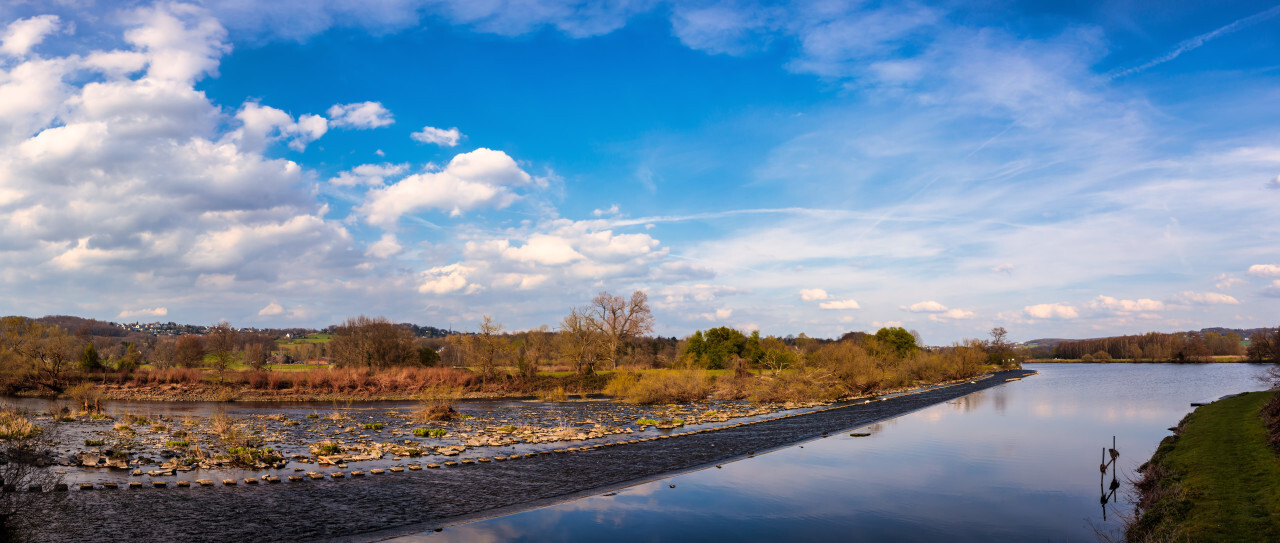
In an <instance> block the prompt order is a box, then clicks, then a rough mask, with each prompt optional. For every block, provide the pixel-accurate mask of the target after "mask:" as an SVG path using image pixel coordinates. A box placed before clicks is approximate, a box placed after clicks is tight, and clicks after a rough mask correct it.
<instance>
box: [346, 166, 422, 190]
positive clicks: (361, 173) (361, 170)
mask: <svg viewBox="0 0 1280 543" xmlns="http://www.w3.org/2000/svg"><path fill="white" fill-rule="evenodd" d="M408 169H409V165H408V164H361V165H359V166H356V167H354V168H351V169H350V170H347V171H345V172H341V173H339V174H338V176H337V177H334V178H332V179H329V182H330V183H333V184H334V185H338V186H340V187H354V186H361V185H368V186H371V187H381V186H383V185H386V183H387V178H389V177H395V176H398V175H400V174H402V173H404V172H405V171H407V170H408Z"/></svg>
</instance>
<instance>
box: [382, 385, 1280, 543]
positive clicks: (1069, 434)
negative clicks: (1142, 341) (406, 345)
mask: <svg viewBox="0 0 1280 543" xmlns="http://www.w3.org/2000/svg"><path fill="white" fill-rule="evenodd" d="M1028 368H1030V369H1036V370H1039V372H1040V373H1039V374H1038V375H1035V376H1032V377H1029V378H1027V379H1024V380H1022V381H1016V382H1010V383H1007V384H1005V385H1002V386H999V387H997V388H993V389H988V390H984V391H980V392H976V393H974V394H971V395H969V396H965V397H963V398H960V399H957V400H953V401H950V402H946V403H943V404H938V405H934V406H931V407H928V408H925V409H922V410H919V411H916V412H914V413H910V414H907V415H904V416H901V417H898V418H894V419H890V420H888V421H884V422H881V423H877V424H874V425H872V426H869V427H865V428H862V429H857V430H854V431H856V432H858V433H862V432H868V433H871V436H869V437H852V436H850V434H849V433H840V434H836V435H833V436H832V437H828V438H823V439H818V440H815V441H809V442H807V443H802V444H796V445H792V446H790V447H786V448H783V449H779V450H775V451H771V452H768V453H766V454H761V455H758V456H756V457H754V458H748V459H743V460H740V461H735V462H730V463H725V464H723V465H722V466H720V467H717V468H710V469H704V470H699V471H694V472H689V473H683V474H679V475H675V476H671V477H668V478H665V479H662V480H658V481H652V482H648V483H644V484H639V485H635V486H631V487H628V488H623V489H620V490H615V491H613V492H608V493H600V494H597V495H594V496H590V497H586V498H581V499H578V500H575V501H570V502H566V503H561V504H559V505H554V506H550V507H545V508H542V509H537V510H532V511H525V512H522V513H516V514H511V515H507V516H502V517H497V518H491V519H488V520H482V521H478V522H472V523H469V524H461V525H455V526H449V527H446V528H445V529H444V530H443V531H440V532H424V533H420V534H415V535H410V536H407V537H402V538H400V539H397V541H402V542H410V541H427V542H444V541H468V542H470V541H587V540H594V541H708V540H735V541H796V540H826V541H830V540H859V541H943V540H945V541H1063V542H1066V541H1095V540H1097V539H1098V536H1097V533H1098V532H1102V533H1114V532H1115V531H1116V530H1118V529H1119V528H1120V526H1121V525H1120V523H1119V522H1118V521H1117V520H1116V518H1117V513H1118V512H1127V511H1129V510H1130V509H1131V507H1130V505H1129V504H1128V503H1127V502H1126V500H1124V496H1123V490H1124V489H1125V488H1129V485H1127V484H1125V485H1123V487H1122V492H1121V496H1120V497H1121V500H1120V503H1119V504H1118V505H1117V504H1115V503H1112V504H1111V505H1109V506H1106V510H1105V511H1104V508H1103V507H1104V506H1102V505H1101V504H1100V497H1101V495H1102V494H1103V489H1102V482H1101V481H1100V473H1099V469H1098V468H1099V463H1100V461H1101V460H1102V458H1101V455H1102V454H1103V449H1104V448H1105V447H1110V446H1111V445H1112V439H1113V436H1114V439H1115V445H1116V449H1117V450H1118V451H1119V452H1120V457H1119V459H1118V461H1117V464H1116V466H1117V468H1118V470H1119V476H1120V480H1121V481H1124V480H1125V477H1126V476H1132V475H1133V473H1134V471H1135V469H1136V468H1137V467H1138V466H1139V465H1141V464H1142V463H1143V462H1144V461H1145V460H1147V459H1148V458H1149V457H1150V456H1151V454H1152V452H1154V450H1155V448H1156V446H1157V445H1158V444H1159V442H1160V440H1161V439H1162V438H1164V437H1165V436H1167V435H1169V433H1170V432H1169V430H1168V428H1169V427H1171V426H1174V425H1176V424H1177V423H1178V421H1179V420H1181V419H1182V417H1183V416H1184V415H1185V414H1187V413H1188V412H1190V411H1191V409H1193V408H1192V407H1191V406H1190V404H1191V403H1192V402H1204V401H1210V400H1213V399H1216V398H1218V397H1220V396H1223V395H1227V394H1233V393H1237V392H1243V391H1250V390H1260V389H1262V388H1265V387H1263V386H1262V384H1261V383H1260V382H1259V381H1257V380H1256V379H1255V376H1256V375H1257V374H1258V373H1260V371H1261V369H1262V368H1261V367H1260V366H1254V365H1247V364H1203V365H1174V364H1038V365H1028ZM851 430H852V429H851ZM1106 482H1107V483H1109V482H1110V476H1108V477H1107V481H1106ZM1104 515H1105V519H1104Z"/></svg>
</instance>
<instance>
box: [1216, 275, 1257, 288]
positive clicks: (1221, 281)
mask: <svg viewBox="0 0 1280 543" xmlns="http://www.w3.org/2000/svg"><path fill="white" fill-rule="evenodd" d="M1215 281H1217V282H1216V283H1214V284H1213V286H1215V287H1217V288H1218V290H1227V289H1229V288H1231V287H1238V286H1240V285H1247V284H1249V282H1248V281H1245V280H1244V279H1241V278H1239V277H1236V276H1235V275H1233V274H1230V273H1224V274H1221V275H1219V276H1218V277H1217V279H1215Z"/></svg>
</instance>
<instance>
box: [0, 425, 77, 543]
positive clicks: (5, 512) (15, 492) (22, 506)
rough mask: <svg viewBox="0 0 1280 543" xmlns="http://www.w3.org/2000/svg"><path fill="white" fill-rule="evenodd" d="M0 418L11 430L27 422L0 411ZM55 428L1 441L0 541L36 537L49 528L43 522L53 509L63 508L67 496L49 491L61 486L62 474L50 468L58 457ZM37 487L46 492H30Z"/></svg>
mask: <svg viewBox="0 0 1280 543" xmlns="http://www.w3.org/2000/svg"><path fill="white" fill-rule="evenodd" d="M0 419H5V421H4V422H5V423H6V427H8V428H9V429H11V430H12V425H13V423H15V422H17V421H18V420H19V419H26V414H25V413H18V412H14V411H10V410H0ZM28 423H29V421H28ZM29 424H32V423H29ZM54 428H55V427H54V426H51V425H49V426H44V427H36V428H30V429H29V430H28V431H26V432H23V433H21V434H15V433H10V434H8V435H6V436H5V437H4V438H0V460H3V461H2V462H0V482H2V484H3V485H4V487H5V488H4V492H0V541H23V540H26V539H28V538H33V537H32V536H34V535H36V534H37V533H38V532H39V531H40V530H41V529H45V530H47V529H48V526H47V525H45V524H44V523H45V522H46V521H47V519H48V518H49V516H48V515H49V514H50V512H51V511H50V508H51V507H60V506H62V500H63V496H66V493H65V492H50V491H51V490H53V489H54V487H55V485H58V484H59V483H62V481H63V478H62V475H60V474H59V472H57V471H55V470H54V469H53V468H49V467H47V466H48V465H49V463H50V462H51V461H52V457H53V455H54V454H55V452H54V448H53V446H54V443H56V442H57V439H56V436H54V435H52V432H53V431H54ZM37 486H38V487H40V488H41V489H42V490H44V492H27V489H29V488H32V487H37Z"/></svg>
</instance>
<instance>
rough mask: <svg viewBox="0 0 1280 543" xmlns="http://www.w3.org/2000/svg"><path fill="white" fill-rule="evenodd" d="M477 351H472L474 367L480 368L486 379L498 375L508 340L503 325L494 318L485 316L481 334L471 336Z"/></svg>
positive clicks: (482, 321)
mask: <svg viewBox="0 0 1280 543" xmlns="http://www.w3.org/2000/svg"><path fill="white" fill-rule="evenodd" d="M471 337H472V340H473V342H474V343H475V349H472V350H471V354H472V356H474V357H475V358H474V359H473V362H474V365H475V366H476V367H478V368H480V374H481V375H483V376H484V377H486V378H488V377H492V376H493V375H494V374H495V373H497V368H498V362H499V361H500V360H501V358H502V356H503V355H504V354H505V353H506V351H507V338H506V337H505V336H503V335H502V325H501V324H498V323H496V322H493V317H490V316H488V315H484V316H483V317H482V319H481V321H480V332H479V333H477V334H476V335H474V336H471Z"/></svg>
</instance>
